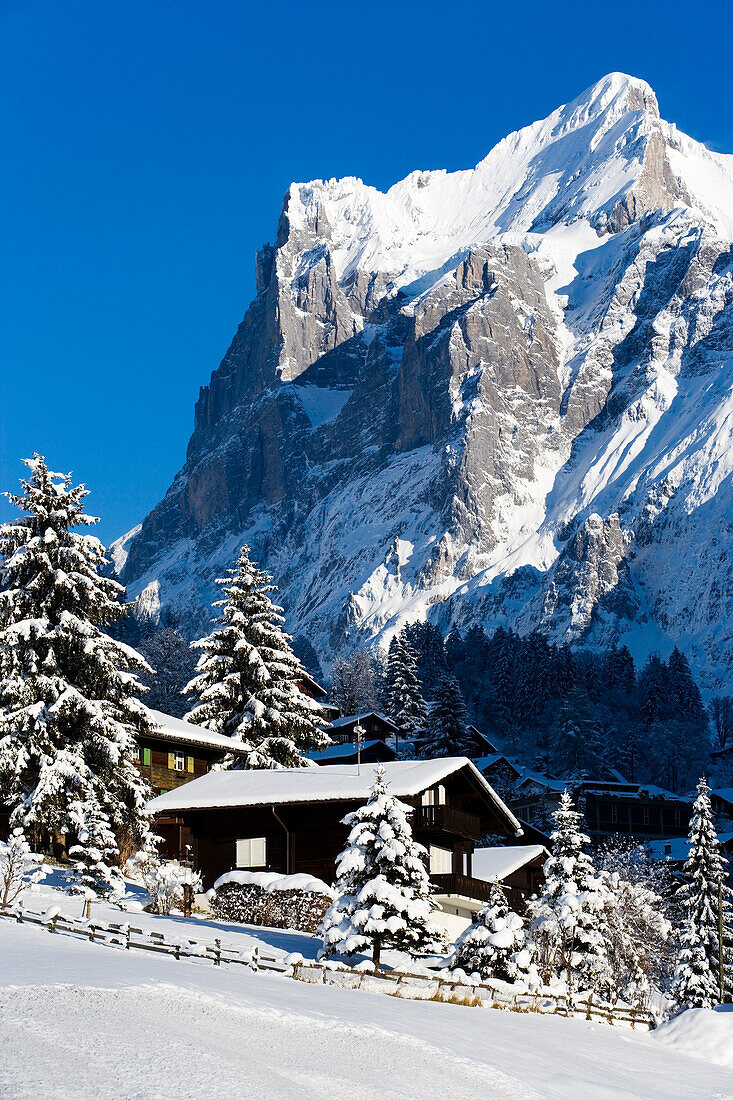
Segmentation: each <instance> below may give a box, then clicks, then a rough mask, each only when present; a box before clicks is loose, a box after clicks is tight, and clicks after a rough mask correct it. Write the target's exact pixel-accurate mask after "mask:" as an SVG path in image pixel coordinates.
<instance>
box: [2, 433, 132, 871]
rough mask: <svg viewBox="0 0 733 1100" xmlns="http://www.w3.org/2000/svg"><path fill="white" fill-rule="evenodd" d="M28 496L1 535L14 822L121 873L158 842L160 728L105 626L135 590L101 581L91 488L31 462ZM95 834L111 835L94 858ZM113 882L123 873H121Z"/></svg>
mask: <svg viewBox="0 0 733 1100" xmlns="http://www.w3.org/2000/svg"><path fill="white" fill-rule="evenodd" d="M25 464H26V465H27V466H28V468H29V470H30V477H29V478H28V480H23V481H22V482H21V484H22V487H23V492H22V494H20V495H18V496H16V495H14V494H10V493H9V494H7V495H8V498H9V500H10V501H11V503H12V504H13V505H15V507H16V508H18V509H20V511H21V512H23V513H24V515H23V517H21V518H19V519H18V520H16V521H15V522H13V523H8V524H5V525H3V527H2V528H0V555H2V564H1V566H0V795H1V797H2V802H3V803H4V804H5V806H7V807H8V808H9V809H10V811H11V821H12V824H13V825H15V826H22V827H23V828H24V829H26V830H27V831H28V832H30V834H31V835H32V836H33V838H34V843H35V844H36V845H38V846H41V847H46V848H47V847H48V846H49V845H50V843H51V841H52V840H53V839H54V838H56V839H59V838H60V836H63V837H65V838H66V840H67V842H71V843H76V847H77V849H78V851H77V855H78V856H79V858H80V860H81V861H82V862H84V861H85V860H86V865H87V866H88V867H89V868H92V865H94V867H95V868H96V870H90V871H89V873H88V874H87V876H86V878H87V882H86V885H88V886H92V885H94V883H97V884H98V886H99V887H100V889H101V890H102V891H103V892H104V891H106V890H107V884H108V882H109V880H110V876H111V871H110V868H111V867H112V866H113V864H114V863H115V862H116V861H117V860H118V859H119V858H120V857H121V855H124V854H129V851H130V849H132V850H134V849H135V847H140V846H142V844H144V843H145V842H146V841H147V838H148V835H149V828H148V820H147V817H146V815H145V811H144V806H145V802H146V800H147V798H148V797H149V796H150V789H149V787H148V786H147V784H146V783H145V781H144V780H143V778H142V776H141V775H140V772H139V771H138V769H137V767H136V765H135V763H134V756H135V733H136V732H138V733H139V732H144V731H145V730H146V729H148V728H149V724H148V719H147V712H146V710H145V708H144V707H143V706H142V704H141V703H140V702H139V701H138V699H137V698H136V695H137V694H138V693H139V692H140V691H142V690H143V689H142V687H141V685H140V684H139V683H138V681H137V679H136V673H138V672H141V671H145V670H147V671H149V670H148V669H147V666H146V665H145V662H144V661H143V659H142V657H140V656H139V654H137V653H136V652H135V651H134V650H133V649H131V648H130V647H129V646H126V645H123V644H122V643H120V642H118V641H116V640H115V639H113V638H112V637H110V636H109V634H107V633H105V630H104V628H105V627H106V626H108V625H109V624H111V623H112V622H114V620H116V619H118V618H119V617H120V616H121V615H123V614H124V613H125V609H124V606H123V605H122V604H121V602H120V600H121V597H122V594H123V591H124V590H123V588H122V587H121V585H119V584H117V583H116V581H113V580H111V579H109V578H108V577H105V576H102V575H101V569H102V567H103V566H104V565H105V563H106V559H105V550H104V547H103V546H102V544H101V543H100V542H99V540H98V539H96V538H94V537H92V536H91V535H87V534H80V533H79V532H78V531H77V528H80V527H84V526H87V525H89V524H94V523H96V522H97V520H96V519H95V518H94V517H92V516H87V515H85V514H84V503H83V502H84V498H85V497H86V496H87V495H88V491H87V490H86V489H85V488H84V486H83V485H77V486H74V487H72V485H71V476H70V475H67V474H56V473H53V472H51V471H50V470H49V469H48V467H47V465H46V462H45V460H44V459H43V458H42V457H41V456H39V455H34V457H33V458H32V459H27V460H25ZM92 834H94V835H95V836H99V835H102V834H104V837H105V842H104V844H103V846H102V848H101V849H100V848H99V846H98V845H96V844H95V845H94V854H93V855H91V856H89V857H88V858H87V857H85V856H84V853H83V849H84V846H85V844H86V842H87V841H88V840H89V839H90V838H91V837H92ZM112 877H113V876H112Z"/></svg>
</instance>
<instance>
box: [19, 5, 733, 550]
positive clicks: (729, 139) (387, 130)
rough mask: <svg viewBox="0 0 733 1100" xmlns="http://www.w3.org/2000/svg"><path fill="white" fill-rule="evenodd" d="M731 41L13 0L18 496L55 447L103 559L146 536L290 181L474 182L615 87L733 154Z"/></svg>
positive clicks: (341, 10) (661, 9) (692, 27)
mask: <svg viewBox="0 0 733 1100" xmlns="http://www.w3.org/2000/svg"><path fill="white" fill-rule="evenodd" d="M732 41H733V4H731V3H730V2H729V0H716V2H715V3H712V2H710V3H698V4H697V5H695V4H693V3H690V2H689V0H688V2H686V3H684V4H678V3H675V2H666V3H661V2H660V3H644V2H637V3H635V4H633V5H631V6H628V5H627V6H623V5H619V4H618V3H615V2H613V3H612V2H611V0H608V2H607V3H588V0H585V2H583V3H564V4H562V3H560V4H558V3H554V4H550V3H542V4H538V3H533V2H526V0H525V2H523V3H521V4H501V5H499V4H494V3H489V2H483V3H474V2H470V0H462V2H461V3H457V4H446V3H445V2H438V0H423V2H422V3H419V4H418V3H413V2H405V0H392V2H389V3H386V2H385V3H382V2H380V0H372V2H371V3H367V4H349V3H344V2H343V0H342V2H341V3H330V2H326V0H315V2H311V3H307V2H304V0H300V2H297V3H290V2H281V3H278V2H276V0H271V2H270V3H266V2H265V3H262V2H261V0H257V2H250V0H238V2H234V0H198V2H192V0H117V2H113V0H84V2H82V0H78V2H73V0H46V2H43V0H0V88H1V89H2V110H0V149H1V150H2V155H3V166H2V172H0V209H2V213H3V223H4V224H3V228H2V233H0V250H1V251H2V253H3V255H2V263H1V265H0V280H1V281H2V282H1V285H0V312H1V313H2V329H1V330H0V331H1V333H2V343H1V344H0V348H1V354H2V360H1V361H0V488H2V489H7V488H13V489H14V488H15V487H16V485H17V478H18V476H19V475H20V474H21V472H22V469H21V466H20V458H21V457H23V456H24V455H27V454H30V453H31V452H32V451H33V450H34V449H36V450H39V451H42V452H44V453H45V454H46V456H47V458H48V460H49V462H50V463H51V464H52V465H54V466H55V467H56V468H60V469H67V468H70V469H73V470H74V473H75V474H76V475H77V477H78V479H79V480H84V481H86V483H87V485H88V486H89V488H90V489H92V496H91V497H90V498H89V509H90V511H92V512H94V513H96V514H98V515H101V516H102V523H101V525H100V527H99V528H98V533H99V534H100V536H101V537H102V538H103V539H104V540H105V541H110V540H111V539H112V538H114V537H115V536H116V535H118V534H120V533H122V532H124V531H125V530H126V529H128V528H129V527H131V526H132V525H133V524H134V523H135V522H137V521H138V520H139V519H141V518H142V517H143V516H144V514H145V513H146V512H147V511H148V510H149V509H150V507H152V506H153V505H154V504H155V503H156V502H157V500H159V499H160V497H161V496H162V494H163V493H164V491H165V489H166V488H167V486H168V484H169V483H170V481H171V479H172V477H173V475H174V474H175V472H176V471H177V470H178V469H179V467H180V466H181V464H182V462H183V459H184V455H185V448H186V443H187V440H188V436H189V434H190V431H191V427H192V424H193V406H194V401H195V399H196V396H197V394H198V389H199V386H200V385H203V384H205V383H206V382H207V381H208V378H209V375H210V373H211V371H212V370H213V369H214V368H215V367H216V366H217V365H218V362H219V360H220V358H221V356H222V355H223V353H224V351H225V350H226V347H227V345H228V343H229V340H230V339H231V336H232V335H233V333H234V331H235V329H236V326H237V324H238V322H239V321H240V319H241V317H242V316H243V314H244V311H245V309H246V307H247V304H248V302H249V300H250V298H251V296H252V293H253V289H254V278H253V260H254V252H255V249H256V248H257V247H259V246H260V245H261V244H262V243H263V241H265V240H270V239H272V237H273V235H274V231H275V226H276V223H277V217H278V214H279V211H280V205H281V201H282V196H283V193H284V191H285V189H286V188H287V186H288V184H289V182H290V181H291V180H293V179H295V180H307V179H312V178H315V177H322V178H328V177H331V176H341V175H357V176H361V177H362V178H363V179H364V180H366V181H367V182H369V183H373V184H375V185H376V186H378V187H381V188H386V187H388V186H389V185H390V184H391V183H393V182H394V181H395V180H397V179H400V178H401V177H402V176H404V175H406V174H407V173H408V172H410V171H412V170H413V169H415V168H439V167H445V168H449V169H456V168H465V167H469V166H472V165H473V164H475V163H476V162H477V161H478V160H480V159H481V158H482V157H483V156H485V154H486V153H487V152H488V150H489V149H490V148H491V146H492V145H493V144H494V143H495V142H496V141H498V140H499V139H500V138H501V137H503V136H504V135H505V134H506V133H507V132H508V131H510V130H513V129H516V128H518V127H519V126H522V125H524V124H526V123H528V122H531V121H533V120H534V119H536V118H542V117H544V116H545V115H547V114H548V113H549V112H550V111H551V110H553V109H554V108H555V107H556V106H558V105H559V104H560V103H563V102H566V101H567V100H568V99H571V98H572V97H574V96H575V95H577V94H578V93H579V92H580V91H581V90H582V89H583V88H585V87H586V86H587V85H589V84H591V83H593V82H594V81H595V80H597V79H598V78H599V77H600V76H602V75H603V74H604V73H606V72H609V71H611V70H615V69H619V70H622V71H625V72H630V73H633V74H634V75H637V76H641V77H644V78H645V79H647V80H648V81H649V82H650V83H651V84H652V86H653V87H654V89H655V91H656V92H657V96H658V98H659V101H660V107H661V111H662V114H663V116H664V117H665V118H667V119H669V120H670V121H674V122H676V123H677V124H678V125H679V126H680V127H681V128H682V129H684V130H686V131H687V132H688V133H690V134H692V135H693V136H694V137H697V138H699V139H701V140H704V141H706V142H708V143H709V144H711V145H712V146H713V147H715V148H718V149H721V150H725V151H731V152H733V114H732V112H731V106H730V105H731V98H730V45H731V42H732ZM9 514H10V513H9V511H8V508H7V507H6V506H4V505H2V506H0V517H3V518H5V517H7V516H8V515H9Z"/></svg>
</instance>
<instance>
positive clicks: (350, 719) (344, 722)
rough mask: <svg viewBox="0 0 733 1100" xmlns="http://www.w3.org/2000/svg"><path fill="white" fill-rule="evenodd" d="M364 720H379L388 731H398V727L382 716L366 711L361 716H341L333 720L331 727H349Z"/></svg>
mask: <svg viewBox="0 0 733 1100" xmlns="http://www.w3.org/2000/svg"><path fill="white" fill-rule="evenodd" d="M365 718H379V720H380V721H381V722H384V724H385V725H387V726H389V727H390V729H393V730H397V729H399V726H396V725H395V724H394V722H392V721H390V719H389V718H387V717H385V715H384V714H379V713H378V711H376V710H366V711H364V713H363V714H342V716H341V717H340V718H334V719H333V721H332V722H331V725H332V726H333V728H334V729H338V728H339V726H350V725H352V724H353V723H355V722H363V721H364V719H365Z"/></svg>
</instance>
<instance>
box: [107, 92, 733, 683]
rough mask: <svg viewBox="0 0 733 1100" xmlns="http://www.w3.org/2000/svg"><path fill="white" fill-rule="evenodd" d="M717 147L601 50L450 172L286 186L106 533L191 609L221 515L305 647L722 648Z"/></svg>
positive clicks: (729, 312) (700, 653) (726, 179)
mask: <svg viewBox="0 0 733 1100" xmlns="http://www.w3.org/2000/svg"><path fill="white" fill-rule="evenodd" d="M732 241H733V157H726V156H721V155H717V154H713V153H711V152H709V151H708V150H707V149H706V148H705V147H704V146H701V145H699V144H698V143H696V142H694V141H692V140H691V139H690V138H688V137H686V136H685V135H683V134H681V133H680V132H679V131H677V129H676V128H675V127H674V126H671V125H670V124H668V123H666V122H664V121H663V120H661V119H660V117H659V110H658V107H657V102H656V98H655V96H654V93H653V92H652V90H651V89H650V88H649V86H648V85H646V84H645V83H644V82H643V81H639V80H634V79H632V78H630V77H626V76H623V75H622V74H612V75H610V76H608V77H606V78H604V79H603V80H601V81H599V83H598V84H597V85H595V86H594V87H593V88H590V89H588V90H587V91H586V92H584V93H583V94H582V95H581V96H579V97H578V99H577V100H575V101H574V102H573V103H570V104H568V105H567V106H565V107H561V108H559V109H558V110H557V111H555V112H553V114H552V115H550V116H549V118H547V119H545V120H544V121H542V122H538V123H535V124H533V125H532V126H529V127H526V128H525V129H524V130H520V131H518V132H517V133H514V134H510V135H509V136H508V137H507V138H505V139H504V140H503V141H502V142H500V143H499V145H498V146H496V148H495V149H493V150H492V151H491V152H490V153H489V155H488V156H487V157H486V158H485V160H483V161H482V162H481V163H480V164H479V165H478V166H477V167H476V168H475V169H472V170H470V171H466V172H457V173H453V174H449V173H446V172H415V173H413V174H412V175H410V176H408V177H407V179H405V180H403V181H401V182H400V183H398V184H396V185H395V186H394V187H393V188H391V189H390V190H389V191H388V192H387V193H386V194H383V193H381V192H379V191H376V190H375V189H374V188H370V187H368V186H366V185H365V184H363V183H362V182H361V181H360V180H357V179H345V180H330V181H327V182H323V181H314V182H312V183H309V184H294V185H292V186H291V188H290V189H289V191H288V193H287V195H286V197H285V202H284V205H283V210H282V214H281V216H280V222H279V226H278V230H277V235H276V239H275V243H274V245H273V246H270V245H266V246H265V247H264V248H263V249H262V251H261V252H260V253H259V255H258V257H257V266H256V271H257V296H256V298H255V300H254V301H253V302H252V304H251V306H250V307H249V310H248V311H247V314H246V316H245V318H244V320H243V322H242V324H241V325H240V327H239V329H238V331H237V334H236V336H235V338H234V340H233V341H232V345H231V347H230V348H229V350H228V352H227V354H226V356H225V357H224V359H223V361H222V363H221V365H220V366H219V368H218V369H217V370H216V371H215V372H214V373H213V375H212V377H211V381H210V383H209V385H208V386H207V387H205V388H203V389H202V390H201V395H200V397H199V401H198V403H197V406H196V417H195V428H194V433H193V435H192V437H191V440H190V443H189V447H188V453H187V458H186V463H185V465H184V467H183V469H182V470H181V472H180V474H179V475H178V476H177V477H176V479H175V481H174V483H173V485H172V486H171V488H170V490H169V491H168V493H167V494H166V497H165V498H164V500H163V501H162V502H161V503H160V504H159V505H158V507H157V508H156V509H155V510H154V511H153V512H152V513H151V514H150V515H149V516H148V517H147V518H146V519H145V521H144V522H143V524H142V527H141V528H140V529H139V531H137V532H136V533H135V534H134V537H132V538H131V539H129V540H128V541H127V542H125V541H124V540H123V541H122V542H121V543H120V544H119V545H118V546H117V548H116V556H117V560H118V561H119V562H122V561H124V559H125V555H126V554H127V557H126V561H125V564H124V569H123V579H124V580H125V582H126V583H127V584H128V588H129V591H130V593H131V594H132V595H133V596H140V599H141V601H142V602H143V603H144V604H145V606H146V607H147V609H148V611H151V610H152V611H153V612H154V611H155V609H156V608H158V607H159V606H161V605H170V606H172V607H173V608H174V609H176V610H177V611H178V613H179V614H180V615H182V616H183V617H184V619H185V620H186V621H187V622H188V624H189V627H190V629H191V630H192V631H193V630H195V629H197V628H198V626H199V625H201V624H203V622H204V621H205V620H206V618H207V617H208V605H209V602H210V599H211V597H212V594H213V579H214V577H215V576H217V575H218V574H219V572H220V570H221V569H222V568H223V567H224V566H225V565H226V564H228V562H229V561H230V560H231V559H232V558H233V557H234V555H235V551H236V548H237V546H238V545H239V543H240V542H242V541H244V540H246V541H247V542H249V543H250V545H251V546H252V549H253V554H254V556H255V557H256V558H258V559H259V560H260V561H261V562H262V563H263V564H264V565H265V566H266V567H267V568H268V569H269V570H270V571H271V572H272V573H273V574H274V576H275V577H276V579H277V581H278V583H279V585H280V589H281V598H282V602H283V603H284V604H285V606H286V608H287V611H288V616H289V626H290V629H291V630H292V631H293V632H294V633H296V634H303V635H305V636H306V637H308V638H309V640H310V641H311V642H312V643H313V644H314V645H315V647H316V649H317V650H318V651H319V655H320V656H321V658H323V659H325V660H326V661H328V660H329V658H330V656H331V655H332V653H333V651H334V650H336V649H341V648H342V647H345V646H348V645H350V644H356V643H357V642H358V641H361V640H363V639H365V638H368V637H373V636H375V635H379V636H382V637H388V635H389V633H390V631H391V630H392V629H394V628H395V627H397V626H399V625H401V623H402V622H404V621H406V620H408V619H411V618H415V617H420V616H425V615H429V616H431V617H433V618H435V619H437V620H438V621H440V622H441V624H442V625H443V626H445V627H447V626H449V625H450V624H451V623H458V624H461V623H467V622H470V621H477V620H478V621H483V622H484V623H485V625H487V626H488V627H490V626H492V625H495V624H498V623H499V622H502V623H510V624H513V625H515V626H517V627H518V628H519V629H523V630H524V629H531V628H533V627H540V628H541V629H542V630H544V631H546V632H547V633H549V634H550V635H551V636H552V637H553V639H555V640H568V641H573V642H588V643H594V642H601V641H607V640H610V638H612V637H618V636H619V635H624V640H626V641H627V642H629V643H630V644H632V646H633V645H637V648H639V647H640V646H641V647H643V646H649V645H662V646H663V645H664V644H665V642H666V641H671V640H674V641H682V642H684V644H685V645H686V646H687V647H688V648H689V649H690V650H691V652H692V654H693V657H694V658H695V659H696V661H697V663H698V665H699V667H700V668H702V669H704V670H705V671H706V673H707V675H708V678H709V682H710V683H713V682H715V681H716V680H725V679H728V678H730V675H731V671H730V670H731V667H732V666H733V639H732V638H731V623H733V615H732V614H731V612H732V611H733V577H732V576H731V566H730V561H729V557H730V553H731V546H730V543H731V539H732V537H733V536H732V534H731V531H732V528H731V524H732V523H733V509H732V508H731V488H730V472H731V468H732V467H733V453H732V451H731V447H730V441H731V430H732V427H731V426H732V425H733V399H732V398H731V390H732V388H733V364H732V360H733V247H732V244H731V242H732Z"/></svg>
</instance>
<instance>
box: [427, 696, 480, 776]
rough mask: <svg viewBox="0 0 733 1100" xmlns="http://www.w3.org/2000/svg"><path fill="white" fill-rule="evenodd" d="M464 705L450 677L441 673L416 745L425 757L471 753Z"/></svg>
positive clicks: (470, 741) (472, 743) (470, 740)
mask: <svg viewBox="0 0 733 1100" xmlns="http://www.w3.org/2000/svg"><path fill="white" fill-rule="evenodd" d="M467 722H468V719H467V718H466V704H465V703H464V701H463V695H462V693H461V689H460V688H459V686H458V683H457V681H456V680H455V679H454V678H453V677H452V676H441V678H440V680H439V682H438V688H437V691H436V692H435V702H434V703H433V705H432V707H431V709H430V715H429V717H428V722H427V730H426V733H425V737H424V738H423V742H422V745H421V746H420V755H421V756H422V757H423V759H425V760H432V759H434V758H435V757H439V756H473V755H474V754H475V749H476V746H475V745H474V741H473V738H472V737H471V736H470V734H469V733H468V728H467Z"/></svg>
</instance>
